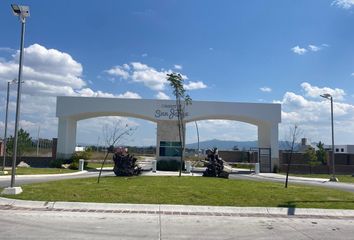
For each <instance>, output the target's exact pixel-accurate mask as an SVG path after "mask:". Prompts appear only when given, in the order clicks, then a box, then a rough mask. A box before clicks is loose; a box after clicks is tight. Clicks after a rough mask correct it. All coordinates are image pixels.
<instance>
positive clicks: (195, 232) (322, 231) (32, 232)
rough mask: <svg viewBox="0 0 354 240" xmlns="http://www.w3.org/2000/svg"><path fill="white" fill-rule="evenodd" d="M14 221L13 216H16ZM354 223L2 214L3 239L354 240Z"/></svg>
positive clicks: (231, 218)
mask: <svg viewBox="0 0 354 240" xmlns="http://www.w3.org/2000/svg"><path fill="white" fill-rule="evenodd" d="M10 216H11V217H10ZM353 225H354V220H353V219H345V220H344V219H334V220H332V219H326V218H316V217H314V218H313V217H311V218H297V217H285V218H284V217H234V216H229V217H225V216H222V217H218V216H189V215H188V216H181V215H166V214H139V213H135V214H130V213H90V212H82V213H81V212H55V211H49V212H48V211H31V210H29V211H19V210H0V232H1V239H16V240H19V239H36V240H38V239H46V240H51V239H53V240H57V239H203V240H207V239H272V240H277V239H321V240H326V239H353V236H354V227H353Z"/></svg>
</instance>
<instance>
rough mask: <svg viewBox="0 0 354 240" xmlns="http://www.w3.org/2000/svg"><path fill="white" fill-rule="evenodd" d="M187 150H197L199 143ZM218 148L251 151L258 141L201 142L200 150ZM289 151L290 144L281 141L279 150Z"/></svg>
mask: <svg viewBox="0 0 354 240" xmlns="http://www.w3.org/2000/svg"><path fill="white" fill-rule="evenodd" d="M299 145H300V144H299V143H296V144H295V146H294V150H297V149H298V148H299ZM186 147H187V148H192V149H197V148H198V143H190V144H187V145H186ZM213 147H217V148H218V149H219V150H232V149H233V148H234V147H237V148H238V149H239V150H242V149H245V150H249V149H250V148H254V147H258V141H230V140H218V139H212V140H206V141H201V142H199V148H200V149H208V148H213ZM284 149H289V144H288V143H287V142H286V141H279V150H284Z"/></svg>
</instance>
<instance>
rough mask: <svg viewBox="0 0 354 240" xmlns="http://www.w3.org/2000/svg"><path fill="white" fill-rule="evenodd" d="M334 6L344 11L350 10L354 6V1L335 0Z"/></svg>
mask: <svg viewBox="0 0 354 240" xmlns="http://www.w3.org/2000/svg"><path fill="white" fill-rule="evenodd" d="M332 5H333V6H336V7H340V8H344V9H349V8H351V7H352V6H353V5H354V0H334V1H333V2H332Z"/></svg>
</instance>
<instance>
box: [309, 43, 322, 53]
mask: <svg viewBox="0 0 354 240" xmlns="http://www.w3.org/2000/svg"><path fill="white" fill-rule="evenodd" d="M308 47H309V50H310V51H312V52H318V51H320V50H321V47H319V46H316V45H311V44H310V45H309V46H308Z"/></svg>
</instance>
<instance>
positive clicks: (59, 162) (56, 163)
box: [49, 159, 64, 168]
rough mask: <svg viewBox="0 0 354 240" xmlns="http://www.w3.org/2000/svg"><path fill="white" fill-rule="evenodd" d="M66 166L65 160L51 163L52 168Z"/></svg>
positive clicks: (55, 160)
mask: <svg viewBox="0 0 354 240" xmlns="http://www.w3.org/2000/svg"><path fill="white" fill-rule="evenodd" d="M63 164H64V160H63V159H54V160H52V161H51V162H50V163H49V167H50V168H61V167H62V166H61V165H63Z"/></svg>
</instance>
